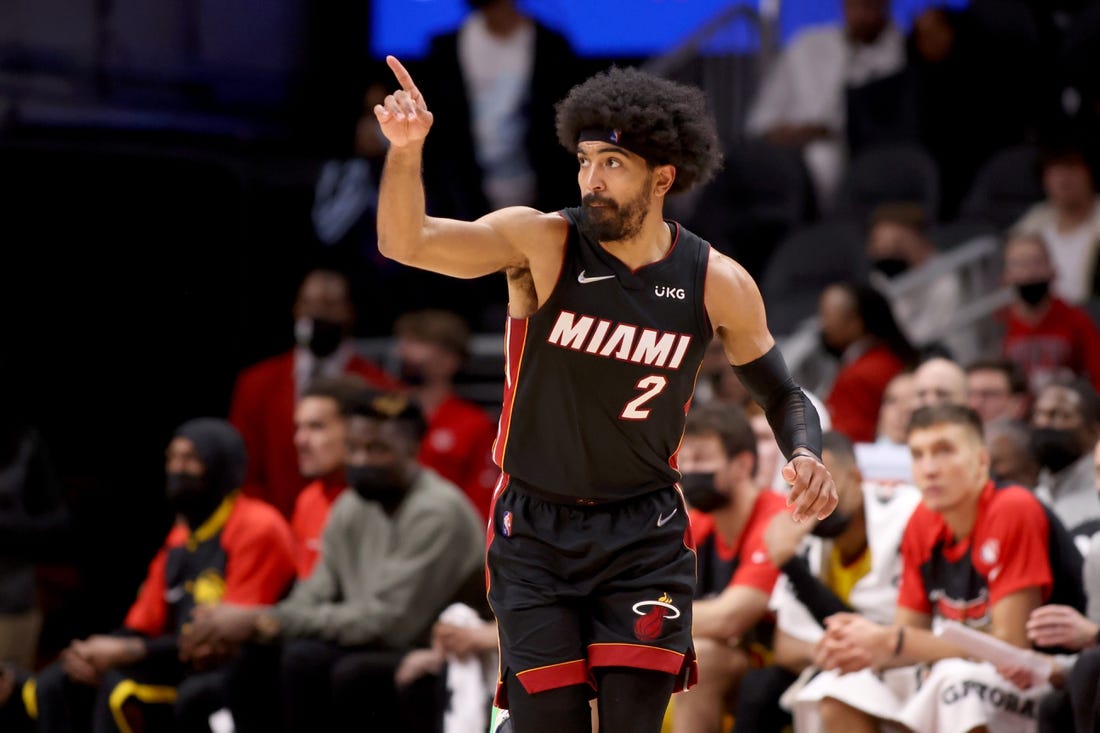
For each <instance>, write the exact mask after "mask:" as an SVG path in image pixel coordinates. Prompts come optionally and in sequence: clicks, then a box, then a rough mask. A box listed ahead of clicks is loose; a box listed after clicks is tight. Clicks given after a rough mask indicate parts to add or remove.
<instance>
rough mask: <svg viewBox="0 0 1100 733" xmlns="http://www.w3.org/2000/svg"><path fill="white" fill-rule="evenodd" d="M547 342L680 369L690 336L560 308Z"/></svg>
mask: <svg viewBox="0 0 1100 733" xmlns="http://www.w3.org/2000/svg"><path fill="white" fill-rule="evenodd" d="M546 340H547V341H548V342H549V343H551V344H553V345H555V346H560V347H562V348H566V349H573V350H574V351H584V352H585V353H587V354H592V355H593V356H602V357H605V358H610V359H619V360H620V361H630V362H634V363H635V364H646V365H648V366H656V367H661V368H663V369H679V368H680V363H681V362H682V361H683V359H684V354H686V353H687V350H688V346H690V345H691V336H689V335H688V334H684V333H675V332H671V331H658V330H656V329H652V328H641V327H639V326H633V325H631V324H629V323H612V322H611V321H608V320H606V319H603V318H596V317H594V316H585V315H578V314H576V313H571V312H569V311H566V310H563V311H561V312H560V313H559V314H558V319H557V321H555V322H554V327H553V328H552V329H551V330H550V336H549V337H547V339H546Z"/></svg>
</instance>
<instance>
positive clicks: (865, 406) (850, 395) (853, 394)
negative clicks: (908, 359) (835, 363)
mask: <svg viewBox="0 0 1100 733" xmlns="http://www.w3.org/2000/svg"><path fill="white" fill-rule="evenodd" d="M904 369H905V365H904V364H903V363H902V361H901V359H899V358H898V357H897V355H896V354H894V352H892V351H890V349H889V348H887V347H886V346H885V345H883V344H876V345H875V346H872V347H871V348H870V349H868V350H867V351H865V352H864V353H863V354H862V355H860V356H859V357H858V358H856V360H855V361H853V362H852V363H850V364H848V365H847V366H845V367H842V368H841V370H840V372H839V373H838V374H837V375H836V380H835V381H834V382H833V388H832V390H831V391H830V392H829V396H828V397H827V398H826V399H825V407H826V408H828V410H829V419H830V420H832V425H833V430H836V431H837V432H840V433H844V434H845V435H847V436H848V438H850V439H851V440H852V441H853V442H855V443H873V442H874V440H875V432H876V431H877V429H878V410H879V406H880V405H882V393H883V392H885V391H886V385H887V384H889V383H890V380H891V379H893V378H894V377H895V376H897V375H898V374H899V373H900V372H901V371H902V370H904Z"/></svg>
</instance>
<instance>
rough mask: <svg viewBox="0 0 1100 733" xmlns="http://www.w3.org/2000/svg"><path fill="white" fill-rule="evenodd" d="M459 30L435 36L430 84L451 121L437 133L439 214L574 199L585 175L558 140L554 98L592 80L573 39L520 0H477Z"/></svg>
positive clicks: (432, 181)
mask: <svg viewBox="0 0 1100 733" xmlns="http://www.w3.org/2000/svg"><path fill="white" fill-rule="evenodd" d="M468 4H469V5H470V7H471V10H472V12H471V13H470V14H469V15H468V16H466V19H465V20H464V21H463V23H462V25H461V26H460V27H459V28H458V29H457V30H455V31H451V32H449V33H444V34H441V35H439V36H436V37H435V38H433V39H432V40H431V48H430V49H429V51H428V58H427V60H426V61H425V63H424V66H425V73H423V74H420V75H419V76H418V78H419V79H421V80H422V86H421V90H422V91H423V92H424V96H425V98H426V99H428V100H429V101H430V104H431V105H432V111H433V112H434V113H435V114H436V115H439V117H440V119H446V120H447V121H448V124H447V125H446V126H440V127H438V128H436V129H435V130H434V131H433V133H432V135H430V136H429V137H428V140H427V143H426V148H425V153H424V166H425V168H424V185H425V189H426V191H427V196H428V210H429V213H430V214H432V215H433V216H444V217H451V218H458V219H465V220H473V219H476V218H477V217H479V216H481V215H483V214H487V213H488V212H489V211H490V210H496V209H499V208H503V207H505V206H515V205H521V206H534V207H535V208H537V209H539V210H540V211H555V210H557V209H559V208H562V207H563V206H571V205H572V202H573V201H574V200H575V199H576V195H577V182H576V180H575V178H574V177H573V176H572V175H570V173H569V171H570V170H572V169H573V168H575V166H576V164H575V161H574V165H573V168H571V167H570V166H569V162H570V161H569V159H568V158H569V156H567V155H566V154H565V153H564V152H563V151H562V150H561V146H560V145H558V143H557V136H556V133H555V131H554V105H555V104H557V102H558V101H559V100H560V99H562V98H563V97H564V96H565V95H566V94H567V93H568V92H569V89H570V88H572V86H573V85H574V84H577V83H579V82H580V81H582V80H583V73H582V71H581V70H580V68H579V61H578V59H577V57H576V55H575V54H574V53H573V50H572V48H571V47H570V45H569V42H568V40H567V39H566V38H565V37H564V36H563V35H561V34H560V33H558V32H557V31H555V30H552V29H550V28H548V27H547V26H545V25H543V24H542V23H540V22H538V21H537V20H535V19H534V18H532V17H530V16H528V15H526V14H525V13H524V11H523V10H522V9H520V8H519V7H518V6H517V4H516V2H515V0H468Z"/></svg>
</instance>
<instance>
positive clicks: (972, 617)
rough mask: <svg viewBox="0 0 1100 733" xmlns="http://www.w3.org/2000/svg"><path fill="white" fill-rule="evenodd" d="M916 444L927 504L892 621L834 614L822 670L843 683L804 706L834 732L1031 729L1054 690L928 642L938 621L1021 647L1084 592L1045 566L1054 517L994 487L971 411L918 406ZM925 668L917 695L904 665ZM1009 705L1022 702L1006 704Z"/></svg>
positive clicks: (820, 686) (914, 678)
mask: <svg viewBox="0 0 1100 733" xmlns="http://www.w3.org/2000/svg"><path fill="white" fill-rule="evenodd" d="M909 447H910V449H911V451H912V453H913V466H914V471H913V475H914V479H915V481H916V484H917V486H918V487H919V488H920V490H921V493H922V503H921V506H919V507H918V508H917V509H916V510H915V511H914V513H913V515H912V517H911V519H910V521H909V523H908V525H907V526H906V530H905V533H904V536H903V538H902V543H901V553H902V568H903V570H902V578H901V585H900V588H899V591H898V600H897V606H898V608H897V614H896V616H895V618H894V623H893V624H892V625H888V624H879V623H875V622H874V621H872V620H870V619H867V618H864V617H862V616H859V615H856V614H849V613H840V614H834V615H833V616H831V617H829V618H828V619H827V620H826V633H825V637H824V639H823V640H822V642H821V643H820V644H819V645H818V649H817V654H816V656H815V662H816V663H817V664H818V666H820V667H822V668H824V669H831V670H836V671H837V672H839V673H840V674H838V675H828V676H819V677H816V678H814V679H813V680H811V681H810V682H809V683H808V684H807V685H806V687H804V688H803V689H802V691H801V692H800V693H799V695H798V703H797V704H798V705H800V706H802V705H807V706H812V705H814V704H816V705H817V706H818V711H819V713H820V714H821V716H822V718H823V719H824V722H825V725H826V727H827V729H829V730H870V729H872V726H875V725H877V724H878V722H877V721H889V722H892V723H896V724H900V725H903V726H905V727H907V728H908V729H910V730H935V731H941V730H942V731H947V730H952V731H969V730H975V729H985V728H988V729H989V730H996V731H1002V730H1026V729H1027V726H1030V725H1033V724H1034V723H1033V718H1032V717H1031V715H1033V710H1034V707H1035V706H1036V705H1037V703H1038V700H1039V699H1040V698H1041V697H1042V695H1043V694H1044V692H1045V691H1046V690H1047V689H1049V688H1046V687H1043V688H1037V689H1032V690H1028V691H1024V690H1021V689H1019V688H1017V687H1016V686H1015V685H1013V684H1012V683H1010V682H1007V681H1006V680H1004V679H1003V678H1001V677H1000V675H998V674H997V673H996V672H995V671H994V669H993V668H992V667H991V666H987V665H982V664H979V663H976V662H973V661H969V660H967V659H964V657H966V656H968V655H967V654H966V653H964V652H963V651H962V650H961V649H959V648H958V647H956V646H954V645H952V644H950V643H948V642H945V641H943V640H942V639H941V638H939V637H937V636H936V635H934V634H933V633H932V630H931V626H932V622H933V621H934V620H935V619H937V618H941V619H953V620H957V621H959V622H962V623H964V624H966V625H968V626H970V627H972V628H975V629H978V630H984V631H987V632H988V633H991V634H993V635H994V636H996V637H998V638H1000V639H1002V640H1004V641H1007V642H1009V643H1010V644H1013V645H1015V646H1019V647H1024V648H1026V647H1028V646H1029V642H1028V637H1027V630H1026V627H1025V621H1026V619H1027V616H1028V614H1030V613H1031V611H1033V610H1034V609H1036V608H1038V607H1039V606H1040V605H1042V604H1043V603H1044V602H1047V601H1048V600H1050V602H1059V601H1057V600H1055V599H1060V598H1063V597H1067V596H1068V595H1072V594H1073V593H1074V592H1076V593H1077V594H1080V587H1081V581H1080V564H1079V563H1078V565H1077V567H1076V571H1075V572H1076V576H1075V575H1074V572H1073V571H1067V569H1066V568H1062V567H1059V566H1058V563H1055V562H1053V561H1052V560H1051V559H1050V556H1051V547H1050V546H1049V543H1050V535H1049V526H1048V520H1047V515H1046V513H1045V512H1044V510H1043V507H1042V505H1041V503H1040V502H1039V501H1038V500H1037V499H1036V498H1035V497H1034V496H1033V495H1032V494H1031V493H1030V492H1028V491H1026V490H1024V489H1021V488H1012V487H1010V488H1005V489H1001V490H995V488H994V486H993V483H992V482H991V481H990V480H989V475H988V470H989V458H988V454H987V453H986V452H985V449H984V447H983V443H982V425H981V420H980V418H979V417H978V415H977V413H975V412H974V411H973V410H971V409H970V408H968V407H965V406H960V405H952V404H947V405H936V406H932V407H923V408H920V409H918V410H917V411H915V412H914V413H913V419H912V422H911V423H910V431H909ZM1078 559H1079V558H1078ZM962 578H966V579H967V580H965V581H964V580H961V579H962ZM920 663H925V664H930V665H931V667H930V669H929V670H928V672H927V674H926V675H924V676H923V679H922V680H921V681H920V683H919V688H918V675H917V674H916V673H915V670H914V669H913V668H911V667H907V666H905V665H913V664H920ZM969 690H973V692H972V693H970V692H962V691H969ZM978 690H984V693H983V694H977V693H978ZM952 691H953V692H952ZM1010 696H1011V697H1013V699H1014V700H1015V704H1012V705H1008V704H1005V701H1006V700H1008V699H1009V698H1010ZM1029 712H1030V713H1031V714H1030V715H1029Z"/></svg>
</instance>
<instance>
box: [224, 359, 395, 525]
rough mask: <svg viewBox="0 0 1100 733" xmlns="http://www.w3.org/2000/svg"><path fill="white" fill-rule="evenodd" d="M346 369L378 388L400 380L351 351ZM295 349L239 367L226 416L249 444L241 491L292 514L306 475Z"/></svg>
mask: <svg viewBox="0 0 1100 733" xmlns="http://www.w3.org/2000/svg"><path fill="white" fill-rule="evenodd" d="M346 372H347V373H348V374H358V375H360V376H361V377H363V379H364V380H366V382H367V385H368V386H370V387H374V388H376V389H396V388H397V387H398V386H399V383H398V382H397V381H396V380H394V379H393V377H391V376H390V375H389V374H388V373H386V372H385V371H383V370H382V369H381V368H379V367H377V366H375V365H374V364H373V363H371V362H369V361H367V360H366V359H364V358H362V357H360V356H358V355H355V356H352V358H351V360H350V361H349V362H348V365H347V369H346ZM296 399H297V394H296V387H295V383H294V351H293V350H291V351H287V352H285V353H283V354H279V355H277V356H273V357H271V358H269V359H265V360H263V361H261V362H259V363H257V364H254V365H252V366H250V367H248V368H247V369H245V370H244V371H242V372H241V374H240V376H239V377H238V378H237V384H236V386H235V387H234V390H233V400H232V403H231V404H230V407H229V422H231V423H233V426H234V427H235V428H237V430H239V431H240V433H241V437H243V438H244V444H245V447H246V448H247V449H248V475H247V477H246V478H245V485H244V491H245V493H247V494H249V495H251V496H255V497H256V498H258V499H263V500H264V501H267V502H269V503H270V504H271V505H272V506H274V507H275V508H276V509H278V510H279V511H280V512H282V513H283V516H284V517H287V518H288V519H289V518H290V515H291V514H292V512H293V511H294V502H295V500H296V499H297V498H298V492H300V491H301V490H302V487H303V486H305V484H306V480H305V479H304V478H303V477H302V474H301V473H300V472H299V470H298V452H297V451H296V450H295V448H294V407H295V401H296Z"/></svg>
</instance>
